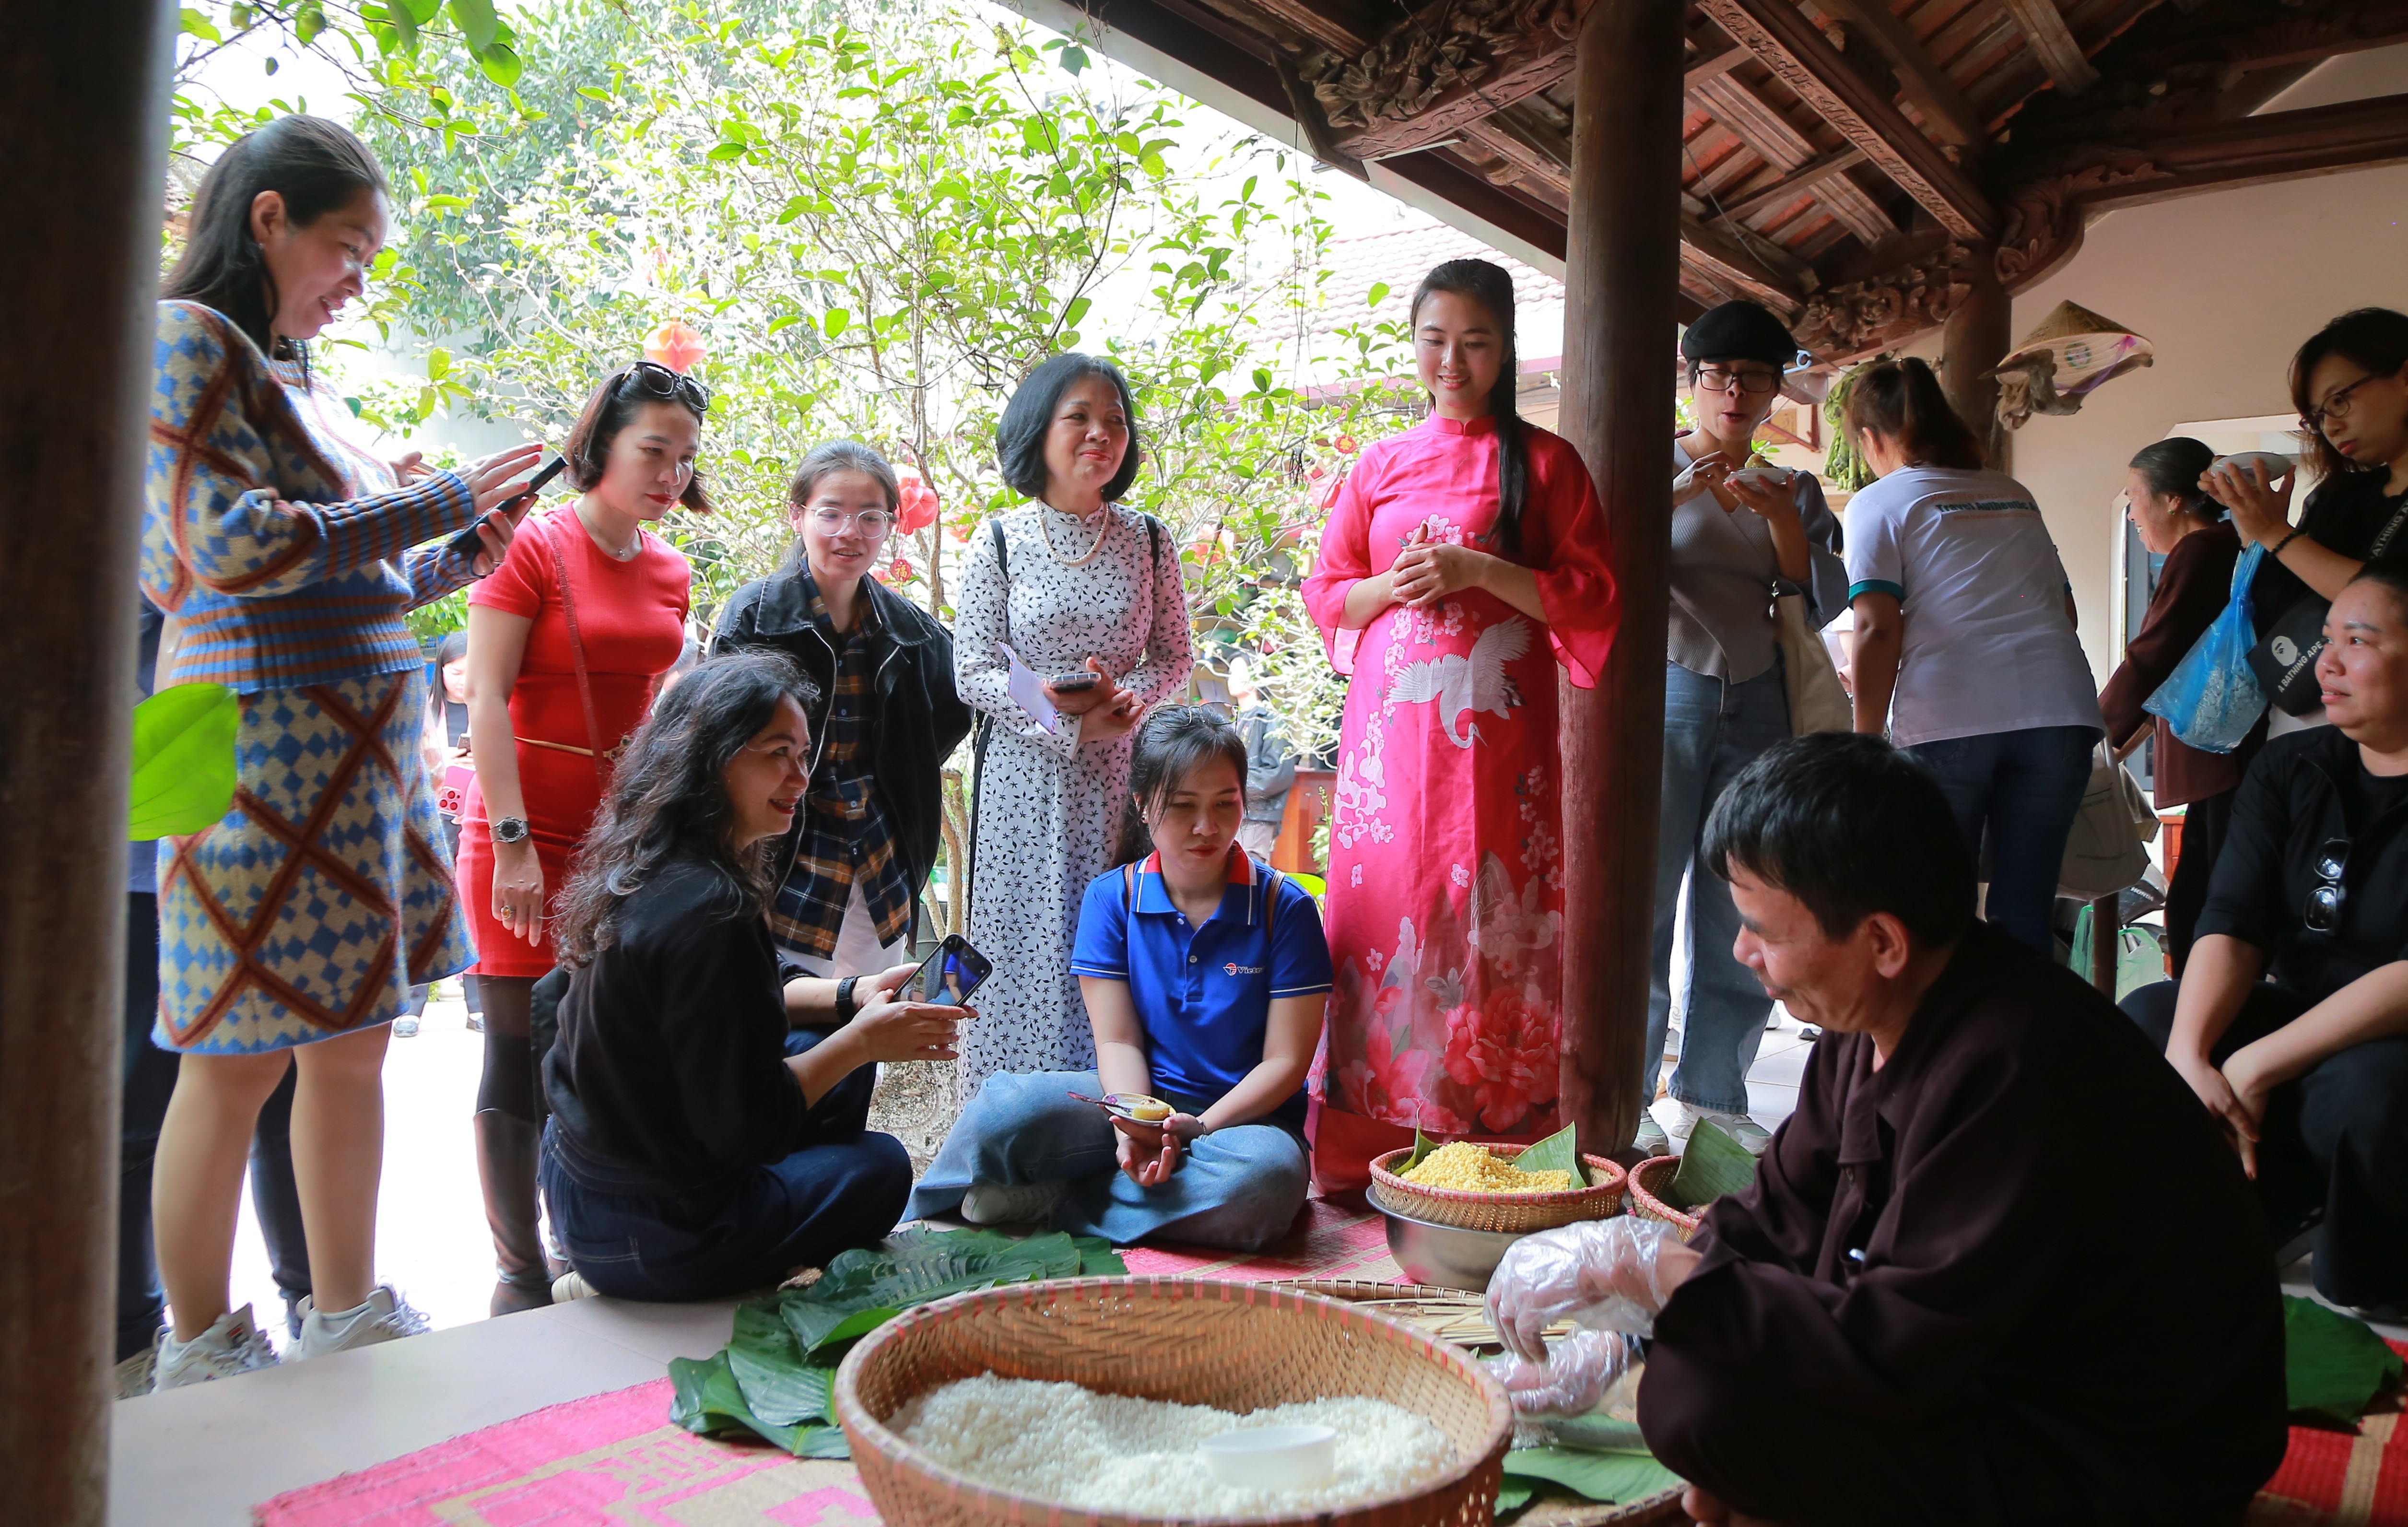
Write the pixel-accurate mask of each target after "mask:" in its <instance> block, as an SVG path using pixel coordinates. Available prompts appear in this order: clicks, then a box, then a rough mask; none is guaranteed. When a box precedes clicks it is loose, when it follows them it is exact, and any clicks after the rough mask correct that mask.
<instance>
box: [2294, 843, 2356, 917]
mask: <svg viewBox="0 0 2408 1527" xmlns="http://www.w3.org/2000/svg"><path fill="white" fill-rule="evenodd" d="M2348 869H2349V839H2347V838H2345V837H2329V838H2327V839H2325V846H2324V847H2323V848H2321V849H2317V850H2316V862H2315V872H2316V883H2315V889H2313V890H2311V891H2310V892H2308V902H2307V905H2306V906H2302V907H2301V908H2300V920H2301V921H2302V922H2305V923H2306V924H2307V925H2308V931H2309V932H2310V933H2316V934H2329V933H2331V932H2332V931H2333V930H2334V929H2336V928H2339V927H2340V926H2341V909H2342V904H2343V902H2344V901H2345V900H2346V899H2347V897H2348V891H2347V890H2346V888H2344V887H2343V885H2342V883H2341V882H2342V876H2343V874H2344V873H2345V872H2347V870H2348Z"/></svg>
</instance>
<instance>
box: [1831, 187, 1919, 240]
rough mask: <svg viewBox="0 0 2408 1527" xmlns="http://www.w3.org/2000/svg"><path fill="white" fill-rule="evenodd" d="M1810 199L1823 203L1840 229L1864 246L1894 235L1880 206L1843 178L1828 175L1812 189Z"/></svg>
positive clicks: (1894, 228) (1894, 230)
mask: <svg viewBox="0 0 2408 1527" xmlns="http://www.w3.org/2000/svg"><path fill="white" fill-rule="evenodd" d="M1814 199H1815V200H1816V201H1818V202H1820V203H1822V204H1823V207H1824V208H1825V209H1826V210H1828V212H1829V213H1830V214H1831V216H1832V217H1834V218H1836V219H1838V220H1839V223H1840V226H1841V227H1842V228H1845V229H1846V230H1847V231H1848V232H1850V233H1852V234H1854V235H1856V237H1857V238H1859V239H1860V240H1862V241H1863V242H1865V243H1867V244H1878V243H1880V242H1881V241H1882V240H1883V239H1885V238H1887V237H1889V236H1890V235H1892V234H1895V233H1897V232H1898V224H1897V223H1895V222H1892V221H1890V216H1889V214H1888V213H1887V212H1885V211H1883V210H1882V205H1881V203H1879V202H1877V201H1875V200H1873V199H1872V197H1871V196H1870V195H1867V194H1866V193H1865V188H1864V187H1862V186H1860V185H1858V184H1856V181H1854V180H1852V179H1850V178H1848V177H1847V176H1845V175H1843V174H1842V175H1834V176H1830V177H1828V178H1825V179H1824V180H1822V181H1820V182H1819V183H1817V184H1816V185H1815V187H1814Z"/></svg>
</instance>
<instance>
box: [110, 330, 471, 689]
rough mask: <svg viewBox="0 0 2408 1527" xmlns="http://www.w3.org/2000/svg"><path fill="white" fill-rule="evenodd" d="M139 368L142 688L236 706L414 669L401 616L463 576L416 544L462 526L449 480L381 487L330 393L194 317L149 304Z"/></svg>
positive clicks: (243, 339) (445, 557)
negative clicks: (165, 623) (198, 690)
mask: <svg viewBox="0 0 2408 1527" xmlns="http://www.w3.org/2000/svg"><path fill="white" fill-rule="evenodd" d="M153 370H154V375H153V378H152V382H151V389H150V456H149V460H148V463H147V473H146V475H147V479H148V483H147V486H148V492H147V493H146V495H145V503H144V507H143V514H142V559H141V583H142V592H143V593H144V594H146V595H147V596H149V598H150V602H151V603H152V604H154V605H156V606H158V607H159V608H160V609H162V610H164V611H165V612H166V614H167V615H168V616H169V617H170V620H171V627H170V635H169V640H170V642H171V643H172V644H173V648H174V650H173V653H172V656H171V657H169V658H168V659H167V660H166V661H165V662H164V663H163V664H162V667H161V671H160V674H159V683H160V685H161V686H162V687H163V688H164V687H165V686H166V685H169V684H184V683H193V682H207V683H216V684H226V685H230V686H232V687H233V688H235V689H236V690H240V691H244V692H256V691H259V690H269V689H294V688H299V687H302V686H305V685H309V684H325V683H331V682H334V681H335V680H337V679H343V678H366V677H368V676H370V675H374V674H382V673H393V672H395V671H397V670H400V669H405V668H414V667H416V666H418V665H419V664H422V663H423V662H424V661H425V655H424V653H423V651H422V650H421V649H420V648H419V645H418V640H417V638H416V637H414V636H412V635H410V634H409V626H408V624H406V623H405V622H404V621H403V619H402V618H403V616H404V615H405V614H407V613H408V612H409V611H410V610H412V609H415V608H417V607H419V606H421V605H424V604H427V603H430V602H431V601H433V600H437V599H439V598H441V597H442V596H443V595H445V594H447V593H449V592H452V590H454V589H457V588H459V587H461V586H462V585H464V584H466V583H467V582H468V581H469V579H470V578H471V577H472V576H473V567H472V562H473V559H472V558H471V557H467V556H463V555H460V554H459V553H457V552H455V551H452V549H450V547H449V546H448V545H441V546H423V545H422V543H423V542H427V541H431V540H434V539H435V538H436V537H437V536H442V535H449V534H451V533H452V532H453V531H457V530H461V529H464V528H466V526H467V525H468V524H469V523H470V522H471V521H474V520H475V519H476V517H477V507H476V501H475V498H474V495H472V494H471V493H470V492H469V491H468V485H467V483H466V481H465V480H463V479H462V478H461V477H460V475H459V474H458V473H456V472H438V473H436V474H435V475H434V476H432V477H429V478H423V479H421V480H420V481H418V482H414V483H412V484H410V485H409V487H407V488H399V489H396V488H395V487H394V481H393V469H392V467H391V466H389V465H388V464H386V463H384V462H382V461H380V460H379V459H377V458H376V457H375V456H374V455H372V454H371V453H369V452H368V451H366V450H363V449H361V448H360V447H358V446H355V445H353V444H351V441H350V440H349V439H348V438H347V437H346V428H345V427H346V426H348V425H349V424H350V423H351V414H350V410H349V409H347V408H346V407H344V406H343V403H342V400H341V399H340V398H338V397H337V396H336V395H335V393H334V390H333V389H332V388H331V387H329V386H327V385H326V384H325V383H323V382H322V381H314V380H313V379H312V378H308V377H306V376H304V374H303V372H302V368H301V367H300V365H299V364H295V363H294V362H290V361H271V360H269V359H268V358H267V357H266V356H265V355H263V354H261V353H260V350H259V347H258V346H256V345H254V344H252V343H251V339H250V338H249V336H247V335H244V334H243V333H242V331H240V330H239V329H237V328H236V327H235V325H234V323H233V322H232V321H230V320H228V319H227V318H226V317H225V316H224V315H223V314H222V313H219V312H216V311H215V310H213V309H211V308H208V307H203V306H201V305H200V304H198V303H193V302H163V303H161V304H160V305H159V333H158V342H157V348H156V350H155V351H154V355H153ZM414 547H415V548H420V549H416V550H412V548H414Z"/></svg>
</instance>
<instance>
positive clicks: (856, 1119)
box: [543, 651, 976, 1300]
mask: <svg viewBox="0 0 2408 1527" xmlns="http://www.w3.org/2000/svg"><path fill="white" fill-rule="evenodd" d="M819 703H820V696H819V695H818V694H817V693H816V692H814V689H813V686H812V684H811V681H810V679H808V678H805V677H804V676H803V674H802V672H801V671H800V670H799V669H797V668H796V666H795V664H794V663H793V662H792V661H791V660H790V659H788V658H786V657H785V656H783V655H782V654H780V653H777V652H767V651H753V652H737V653H731V654H728V655H726V656H724V657H717V658H713V659H711V660H710V661H709V662H707V663H704V664H701V665H700V666H699V667H697V668H695V670H694V671H693V672H692V673H690V674H688V675H686V676H685V677H684V678H681V679H680V680H679V681H678V683H677V685H676V686H675V687H674V688H673V689H671V690H670V691H669V692H668V693H667V694H666V695H664V696H663V697H662V699H661V703H660V706H659V709H658V710H657V712H656V713H655V714H654V715H653V717H652V720H651V721H648V722H647V723H645V724H644V726H643V727H642V728H641V729H640V730H638V732H637V734H636V735H635V737H634V739H633V741H632V742H631V743H630V744H629V746H628V749H627V752H626V756H625V757H624V759H622V760H621V762H620V765H619V767H618V769H617V771H616V773H615V775H614V777H613V778H612V779H611V782H610V792H609V801H608V803H607V804H606V805H605V806H604V807H603V810H602V815H601V819H600V821H596V822H595V826H594V833H593V835H592V836H591V837H589V838H587V839H586V842H585V845H584V848H583V849H582V850H581V853H580V854H579V857H578V861H577V867H576V869H575V870H574V871H573V872H572V877H571V878H570V880H569V883H568V886H567V889H566V891H565V892H563V893H562V896H561V900H560V913H559V925H558V937H559V941H560V952H561V959H562V960H563V961H564V962H565V963H566V964H568V965H569V966H570V967H571V970H572V972H573V974H572V975H571V976H570V977H569V980H568V990H567V992H566V995H564V996H563V997H562V998H561V1003H560V1038H559V1041H558V1043H556V1044H555V1045H554V1046H553V1047H552V1050H551V1053H550V1054H549V1055H548V1056H547V1057H546V1058H545V1062H544V1088H545V1092H546V1095H547V1096H548V1097H549V1098H550V1100H551V1103H552V1120H551V1122H550V1124H549V1125H548V1126H547V1127H546V1129H545V1132H544V1153H543V1191H544V1196H545V1198H546V1199H547V1200H548V1201H549V1202H550V1204H551V1205H552V1223H553V1225H554V1227H555V1228H556V1229H557V1230H558V1232H559V1234H560V1239H561V1244H562V1245H563V1246H564V1247H566V1249H567V1251H568V1260H569V1263H570V1264H571V1265H572V1266H574V1267H575V1269H576V1271H577V1272H578V1274H579V1275H580V1276H581V1277H582V1278H583V1279H584V1281H585V1282H586V1283H587V1284H588V1285H590V1286H591V1287H592V1288H593V1289H594V1291H595V1292H599V1293H605V1294H609V1295H612V1296H614V1297H617V1298H622V1299H659V1300H691V1299H718V1298H724V1297H725V1296H727V1295H729V1294H732V1293H738V1292H743V1291H745V1290H749V1289H758V1288H763V1287H766V1286H767V1285H768V1284H772V1283H775V1282H777V1281H779V1280H780V1279H781V1278H783V1277H786V1276H787V1275H788V1274H789V1273H791V1272H793V1271H794V1270H795V1269H796V1268H798V1267H805V1266H821V1265H824V1264H825V1263H826V1262H827V1260H828V1259H829V1258H830V1257H833V1256H834V1255H836V1254H837V1253H838V1252H839V1251H842V1250H844V1249H847V1248H850V1247H855V1246H866V1245H867V1244H868V1243H870V1242H872V1241H875V1240H877V1239H879V1238H880V1237H882V1236H883V1235H884V1234H887V1232H889V1231H891V1230H893V1229H894V1228H895V1221H896V1217H897V1216H898V1215H900V1214H901V1212H902V1209H903V1199H904V1195H905V1194H906V1193H907V1192H910V1187H911V1162H910V1157H909V1156H908V1155H906V1154H905V1153H904V1149H903V1147H902V1144H901V1143H900V1142H899V1141H897V1140H896V1139H895V1138H894V1136H892V1135H872V1134H867V1133H865V1132H864V1130H863V1128H862V1126H863V1123H864V1121H865V1120H867V1118H868V1117H869V1091H870V1084H871V1082H872V1081H873V1080H874V1079H875V1077H876V1076H877V1072H878V1067H877V1063H879V1062H882V1061H944V1060H950V1059H952V1058H953V1026H954V1024H955V1023H956V1022H960V1021H968V1020H971V1019H973V1018H975V1017H976V1014H975V1013H974V1012H972V1011H971V1010H970V1009H968V1008H963V1007H932V1006H919V1005H916V1004H904V1003H896V1002H894V1001H891V1000H887V996H886V993H888V992H892V991H893V989H894V988H895V987H896V985H897V984H899V983H900V982H901V981H902V980H903V978H905V977H906V976H908V975H910V968H909V967H908V966H907V967H899V968H897V969H895V970H890V971H888V972H886V973H885V974H884V975H882V976H881V977H880V978H878V979H877V981H876V982H875V983H873V984H874V986H875V991H873V992H872V993H871V994H870V995H869V997H868V999H867V1001H865V1002H864V1003H863V1005H862V1006H861V1010H860V1011H859V1012H858V1013H857V1014H856V1015H854V1017H853V1019H852V1020H850V1021H848V1022H844V1023H842V1024H841V1025H839V1026H838V1027H836V1028H835V1029H834V1031H833V1032H830V1033H816V1032H812V1031H810V1030H808V1029H805V1028H802V1027H801V1025H803V1024H807V1023H812V1022H824V1020H826V1018H827V1016H828V1014H829V1012H830V1009H831V1008H832V1007H833V1006H834V1003H835V985H836V983H835V982H833V981H826V980H817V979H804V980H797V981H793V982H789V983H785V984H784V985H783V986H782V988H781V982H780V979H779V967H778V953H777V949H775V947H773V946H772V945H771V943H770V941H769V929H768V924H767V922H766V921H764V920H763V918H762V913H763V911H764V910H765V909H766V908H767V905H768V899H769V893H770V892H771V891H772V890H773V889H774V887H773V884H772V882H771V880H770V869H771V857H772V850H773V849H774V847H775V845H776V842H777V840H778V839H780V838H782V837H784V836H785V835H786V834H787V833H789V832H790V831H791V830H792V829H793V827H794V822H795V814H796V810H797V809H798V808H799V807H800V806H801V804H802V798H803V794H804V792H805V790H806V789H807V788H808V786H809V782H810V753H811V739H810V726H809V724H808V723H807V722H806V721H805V720H804V716H805V714H806V712H807V710H809V709H810V708H812V707H815V706H817V705H818V704H819Z"/></svg>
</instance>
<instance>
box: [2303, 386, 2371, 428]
mask: <svg viewBox="0 0 2408 1527" xmlns="http://www.w3.org/2000/svg"><path fill="white" fill-rule="evenodd" d="M2373 379H2374V377H2373V374H2372V373H2369V374H2368V375H2366V376H2363V377H2360V378H2358V380H2356V381H2354V382H2352V383H2350V384H2349V385H2348V386H2347V387H2344V388H2343V389H2341V390H2340V391H2339V392H2335V393H2333V395H2332V396H2330V397H2329V398H2327V399H2325V401H2324V403H2323V404H2322V406H2320V407H2312V408H2310V409H2309V410H2308V411H2307V412H2306V413H2303V414H2301V415H2300V423H2301V424H2303V425H2305V426H2307V430H2308V433H2309V434H2311V435H2322V434H2323V433H2324V432H2325V421H2326V420H2328V419H2347V418H2348V417H2349V410H2350V403H2351V399H2350V394H2351V393H2352V392H2357V391H2358V389H2359V388H2361V387H2364V386H2365V385H2366V384H2367V383H2368V382H2371V381H2372V380H2373Z"/></svg>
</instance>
